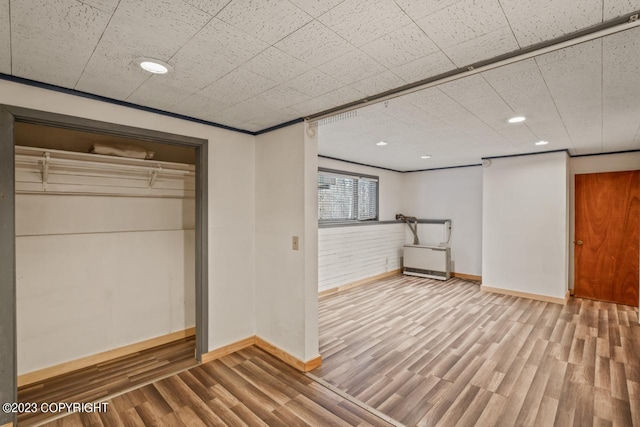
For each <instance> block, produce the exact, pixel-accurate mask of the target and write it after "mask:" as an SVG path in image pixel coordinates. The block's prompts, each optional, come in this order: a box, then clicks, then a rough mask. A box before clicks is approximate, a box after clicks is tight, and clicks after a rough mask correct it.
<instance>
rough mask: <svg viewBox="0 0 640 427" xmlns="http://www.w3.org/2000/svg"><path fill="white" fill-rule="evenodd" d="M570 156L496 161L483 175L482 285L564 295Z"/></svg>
mask: <svg viewBox="0 0 640 427" xmlns="http://www.w3.org/2000/svg"><path fill="white" fill-rule="evenodd" d="M567 178H568V157H567V154H566V153H565V152H556V153H547V154H537V155H529V156H520V157H510V158H502V159H493V160H491V164H490V166H489V167H487V168H485V169H484V175H483V213H482V217H483V221H482V231H483V233H482V279H483V280H482V283H483V286H487V287H492V288H499V289H503V290H508V291H515V292H524V293H529V294H535V295H539V296H545V297H551V298H560V299H563V298H564V297H565V294H566V291H567V289H568V287H567V284H568V244H569V241H568V223H569V221H568V188H567Z"/></svg>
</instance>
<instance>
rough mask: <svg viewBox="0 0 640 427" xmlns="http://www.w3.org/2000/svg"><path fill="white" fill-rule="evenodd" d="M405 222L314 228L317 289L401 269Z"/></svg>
mask: <svg viewBox="0 0 640 427" xmlns="http://www.w3.org/2000/svg"><path fill="white" fill-rule="evenodd" d="M404 227H406V225H405V224H401V223H398V224H376V225H359V226H351V227H334V228H320V229H319V230H318V291H324V290H327V289H332V288H335V287H338V286H342V285H346V284H348V283H352V282H355V281H358V280H361V279H366V278H367V277H372V276H376V275H378V274H382V273H385V272H387V271H393V270H397V269H399V268H401V264H402V263H401V258H402V246H403V245H404V244H405V230H404Z"/></svg>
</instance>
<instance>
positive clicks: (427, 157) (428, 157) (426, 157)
mask: <svg viewBox="0 0 640 427" xmlns="http://www.w3.org/2000/svg"><path fill="white" fill-rule="evenodd" d="M420 158H421V159H430V158H431V156H420Z"/></svg>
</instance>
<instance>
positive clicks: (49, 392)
mask: <svg viewBox="0 0 640 427" xmlns="http://www.w3.org/2000/svg"><path fill="white" fill-rule="evenodd" d="M196 364H197V361H196V359H195V337H189V338H184V339H181V340H178V341H175V342H172V343H169V344H165V345H162V346H158V347H155V348H152V349H149V350H145V351H141V352H138V353H134V354H131V355H128V356H124V357H121V358H118V359H114V360H111V361H109V362H105V363H101V364H98V365H95V366H92V367H89V368H85V369H80V370H77V371H74V372H71V373H68V374H65V375H61V376H58V377H54V378H51V379H48V380H45V381H41V382H37V383H34V384H30V385H27V386H24V387H21V388H20V389H19V390H18V401H20V402H31V403H38V404H40V403H44V402H46V403H52V402H95V401H98V400H101V399H104V398H105V397H106V396H112V395H115V394H117V393H120V392H123V391H125V390H129V389H131V388H134V387H135V386H137V385H141V384H145V383H148V382H149V381H151V380H153V379H154V378H162V377H164V376H167V375H170V374H171V373H175V372H177V371H180V370H183V369H185V368H188V367H191V366H195V365H196ZM47 418H51V414H45V413H41V412H36V413H25V414H21V415H20V416H19V417H18V422H19V424H20V426H29V425H33V424H37V423H40V422H42V421H43V420H46V419H47Z"/></svg>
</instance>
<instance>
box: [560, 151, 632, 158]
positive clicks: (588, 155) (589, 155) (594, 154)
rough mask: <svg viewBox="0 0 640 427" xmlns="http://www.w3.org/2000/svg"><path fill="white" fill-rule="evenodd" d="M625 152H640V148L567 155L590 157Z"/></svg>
mask: <svg viewBox="0 0 640 427" xmlns="http://www.w3.org/2000/svg"><path fill="white" fill-rule="evenodd" d="M627 153H640V150H623V151H609V152H608V153H591V154H576V155H571V154H569V157H571V158H573V157H592V156H606V155H608V154H627Z"/></svg>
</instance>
